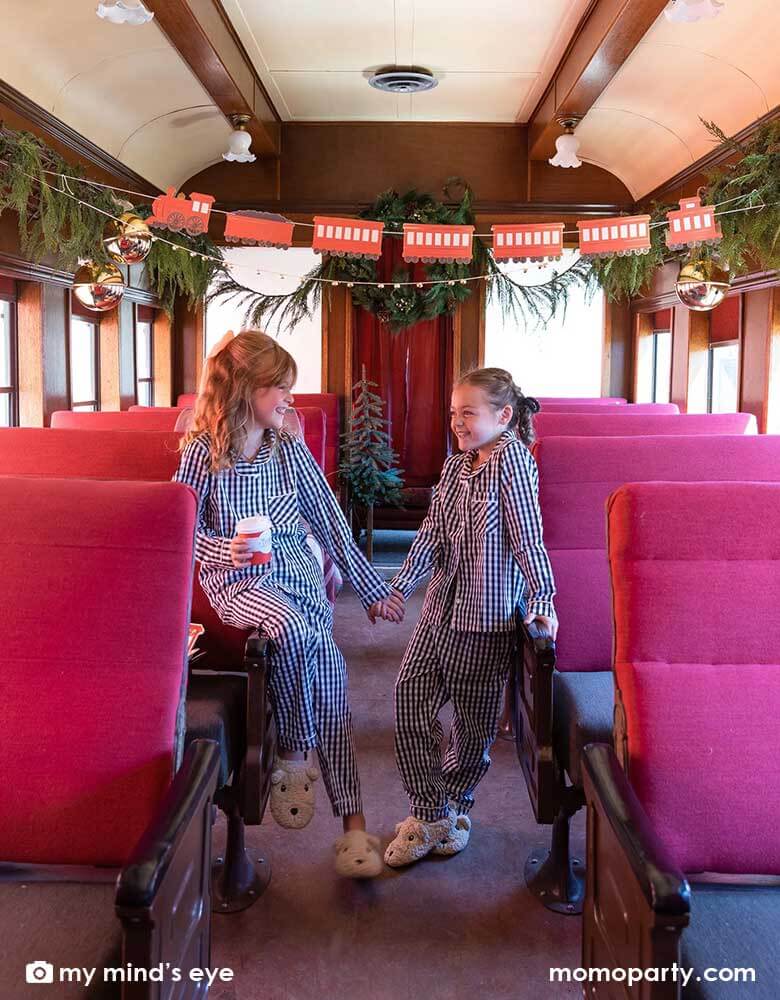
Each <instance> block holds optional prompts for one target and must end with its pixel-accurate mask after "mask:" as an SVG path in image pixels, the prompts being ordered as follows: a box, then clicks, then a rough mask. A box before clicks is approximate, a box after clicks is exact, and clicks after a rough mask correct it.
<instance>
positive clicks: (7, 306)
mask: <svg viewBox="0 0 780 1000" xmlns="http://www.w3.org/2000/svg"><path fill="white" fill-rule="evenodd" d="M18 423H19V373H18V367H17V343H16V303H15V302H14V301H12V300H11V299H10V298H2V297H0V427H15V426H16V425H17V424H18Z"/></svg>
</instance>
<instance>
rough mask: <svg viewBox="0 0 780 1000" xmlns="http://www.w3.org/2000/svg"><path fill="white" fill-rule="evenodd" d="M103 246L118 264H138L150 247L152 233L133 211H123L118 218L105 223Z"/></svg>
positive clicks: (144, 258)
mask: <svg viewBox="0 0 780 1000" xmlns="http://www.w3.org/2000/svg"><path fill="white" fill-rule="evenodd" d="M103 246H104V247H105V248H106V253H107V254H108V256H109V257H111V259H112V260H115V261H116V262H117V263H118V264H140V263H141V261H144V260H146V258H147V257H148V256H149V251H150V250H151V249H152V233H151V231H150V229H149V227H148V226H147V224H146V223H145V222H144V221H143V219H140V218H139V217H138V216H137V215H136V214H135V213H134V212H123V213H122V215H121V216H120V217H119V219H109V220H108V222H107V223H106V228H105V229H104V230H103Z"/></svg>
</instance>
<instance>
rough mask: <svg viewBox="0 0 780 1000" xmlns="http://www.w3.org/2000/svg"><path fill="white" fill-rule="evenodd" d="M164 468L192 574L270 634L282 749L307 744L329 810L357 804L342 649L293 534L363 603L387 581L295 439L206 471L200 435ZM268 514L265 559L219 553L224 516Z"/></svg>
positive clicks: (341, 811)
mask: <svg viewBox="0 0 780 1000" xmlns="http://www.w3.org/2000/svg"><path fill="white" fill-rule="evenodd" d="M174 479H175V480H176V481H178V482H181V483H186V484H187V485H189V486H191V487H192V488H193V489H194V490H195V492H196V493H197V494H198V526H197V534H196V540H195V557H196V558H197V559H198V560H199V561H200V564H201V570H200V581H201V585H202V586H203V590H204V592H205V594H206V596H207V597H208V599H209V601H210V602H211V605H212V606H213V608H214V610H215V611H216V612H217V614H218V615H219V617H220V618H221V620H222V621H223V622H225V623H226V624H227V625H233V626H235V627H236V628H259V629H260V632H261V634H262V635H263V636H264V637H265V638H267V639H269V640H270V643H271V671H270V678H269V690H270V695H271V701H272V704H273V709H274V716H275V718H276V725H277V731H278V740H279V746H280V748H281V749H282V750H311V749H314V748H316V749H317V754H318V757H319V762H320V769H321V771H322V776H323V780H324V782H325V788H326V791H327V793H328V797H329V798H330V801H331V803H332V805H333V813H334V815H335V816H344V815H350V814H352V813H359V812H362V805H361V798H360V782H359V779H358V772H357V765H356V763H355V747H354V741H353V735H352V718H351V714H350V710H349V705H348V702H347V672H346V665H345V663H344V658H343V656H342V655H341V652H340V651H339V649H338V647H337V646H336V644H335V643H334V641H333V634H332V629H333V610H332V608H331V606H330V604H329V603H328V600H327V597H326V594H325V590H324V586H323V579H322V571H321V569H320V566H319V564H318V562H317V559H316V557H315V556H314V555H313V553H312V552H311V549H310V548H309V546H308V545H307V544H306V543H305V530H304V528H303V527H302V525H301V518H303V519H305V520H306V521H307V522H308V523H309V525H310V527H311V531H312V534H313V535H314V537H315V538H316V539H317V541H318V542H319V543H320V545H321V546H322V547H323V549H324V550H325V551H326V552H329V553H330V555H331V556H332V558H333V561H334V562H335V563H336V565H337V566H338V568H339V569H340V570H341V571H342V573H344V575H345V576H348V577H349V579H350V581H351V583H352V585H353V587H354V588H355V590H356V592H357V594H358V596H359V597H360V600H361V602H362V603H363V606H364V607H366V608H368V607H369V606H370V605H371V604H373V603H374V602H375V601H378V600H381V599H382V598H384V597H386V596H387V595H388V594H389V588H388V585H387V584H386V583H385V582H384V581H383V580H382V579H381V577H380V576H379V574H378V573H377V572H376V570H374V569H373V567H372V566H371V565H370V564H369V563H368V562H367V561H366V559H365V557H364V556H363V554H362V553H361V552H360V550H359V549H358V547H357V545H355V543H354V541H353V539H352V534H351V532H350V530H349V526H348V524H347V522H346V520H345V518H344V515H343V514H342V512H341V509H340V507H339V505H338V503H337V502H336V498H335V497H334V496H333V493H332V492H331V489H330V487H329V486H328V484H327V481H326V479H325V476H324V475H323V473H322V470H321V469H320V468H319V466H318V465H317V463H316V462H315V460H314V458H313V457H312V455H311V453H310V452H309V450H308V449H307V447H306V445H305V444H303V443H302V442H301V441H299V440H298V439H296V438H294V437H292V436H291V435H289V434H287V433H286V432H284V431H283V432H282V433H281V434H280V435H279V436H278V439H277V446H276V448H274V447H273V446H272V444H271V443H269V442H266V443H264V444H263V446H262V447H261V449H260V452H259V453H258V455H257V456H256V458H255V459H254V461H252V462H247V461H243V460H239V461H237V462H236V463H235V464H234V466H233V467H232V468H230V469H226V470H222V471H220V472H219V473H212V472H211V471H210V453H209V438H208V435H206V434H203V435H201V436H200V437H198V438H195V439H194V440H192V441H190V442H189V444H188V445H187V446H186V448H185V449H184V452H183V454H182V457H181V461H180V463H179V468H178V470H177V472H176V475H175V476H174ZM255 514H264V515H266V516H267V517H269V518H270V519H271V523H272V526H273V527H272V538H273V556H272V559H271V562H270V563H268V564H265V565H259V566H246V567H242V568H240V569H237V568H236V567H234V566H233V563H232V561H231V559H230V542H231V540H232V538H233V536H234V535H235V528H236V522H237V521H238V520H240V519H241V518H244V517H249V516H252V515H255Z"/></svg>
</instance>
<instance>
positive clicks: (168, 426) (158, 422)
mask: <svg viewBox="0 0 780 1000" xmlns="http://www.w3.org/2000/svg"><path fill="white" fill-rule="evenodd" d="M180 413H181V407H175V406H171V407H166V406H151V407H149V409H144V410H97V411H95V412H84V413H82V412H78V413H74V412H73V411H72V410H57V411H55V412H54V413H52V415H51V426H52V427H56V428H60V429H67V430H80V431H172V430H173V429H174V427H175V426H176V420H177V418H178V416H179V414H180Z"/></svg>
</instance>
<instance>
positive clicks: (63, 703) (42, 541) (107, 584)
mask: <svg viewBox="0 0 780 1000" xmlns="http://www.w3.org/2000/svg"><path fill="white" fill-rule="evenodd" d="M85 512H89V516H85ZM195 513H196V502H195V497H194V495H193V493H192V491H191V490H190V489H189V488H187V487H185V486H182V485H180V484H178V483H117V482H95V481H84V480H73V479H71V480H61V479H31V478H29V477H25V478H14V477H5V478H3V480H2V483H0V548H2V552H3V571H2V573H0V606H2V608H3V614H2V616H1V617H0V648H2V650H3V654H2V658H3V667H2V680H1V681H0V684H1V685H2V700H3V712H4V714H5V717H6V718H7V719H8V720H12V723H10V722H9V727H8V731H7V732H6V733H5V735H4V738H3V739H2V741H0V773H1V774H2V775H3V780H2V782H1V783H0V858H2V859H3V860H4V861H14V862H37V863H51V864H101V865H121V864H123V863H124V862H125V861H126V860H127V859H128V857H129V855H130V853H131V852H132V851H133V849H134V848H135V847H136V843H137V841H138V840H139V837H140V836H141V833H142V832H143V831H144V830H145V829H146V827H147V826H148V824H149V823H150V821H151V820H152V818H153V816H154V815H155V814H156V812H157V810H158V807H159V805H160V802H161V799H162V796H163V794H164V792H165V791H166V790H167V789H168V787H169V785H170V782H171V779H172V776H173V773H174V764H175V754H176V750H177V747H176V726H177V713H178V711H179V708H180V703H181V696H182V691H183V688H184V681H185V662H186V648H185V647H186V635H187V622H188V621H189V610H190V609H189V601H190V585H191V580H192V544H193V531H194V524H195Z"/></svg>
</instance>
